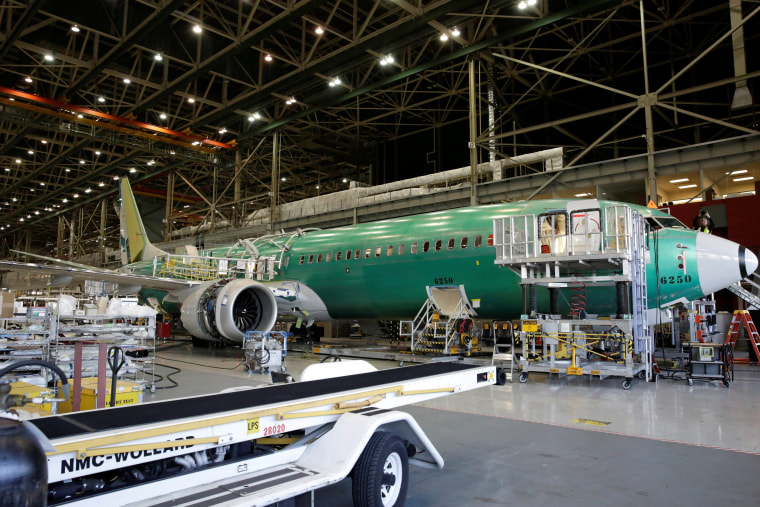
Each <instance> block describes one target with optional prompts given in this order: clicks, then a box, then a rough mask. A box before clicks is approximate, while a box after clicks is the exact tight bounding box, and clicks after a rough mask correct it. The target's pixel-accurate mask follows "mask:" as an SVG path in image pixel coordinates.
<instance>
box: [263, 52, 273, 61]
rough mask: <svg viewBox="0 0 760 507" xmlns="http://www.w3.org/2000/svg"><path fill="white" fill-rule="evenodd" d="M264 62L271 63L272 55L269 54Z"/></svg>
mask: <svg viewBox="0 0 760 507" xmlns="http://www.w3.org/2000/svg"><path fill="white" fill-rule="evenodd" d="M264 60H266V61H268V62H271V61H272V55H270V54H269V53H267V54H266V56H264Z"/></svg>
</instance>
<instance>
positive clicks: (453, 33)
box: [451, 27, 462, 37]
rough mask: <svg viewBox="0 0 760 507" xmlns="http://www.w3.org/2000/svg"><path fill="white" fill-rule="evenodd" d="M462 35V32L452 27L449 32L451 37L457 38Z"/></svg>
mask: <svg viewBox="0 0 760 507" xmlns="http://www.w3.org/2000/svg"><path fill="white" fill-rule="evenodd" d="M461 34H462V32H460V31H459V28H457V27H454V29H453V30H452V31H451V35H453V36H454V37H459V36H460V35H461Z"/></svg>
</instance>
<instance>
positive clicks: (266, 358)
mask: <svg viewBox="0 0 760 507" xmlns="http://www.w3.org/2000/svg"><path fill="white" fill-rule="evenodd" d="M243 350H244V351H245V366H246V368H247V369H248V371H249V372H253V371H255V370H258V371H259V372H260V373H267V372H269V371H270V370H274V369H277V368H279V369H280V371H282V372H283V373H284V372H286V371H287V368H286V367H285V358H286V356H287V354H288V333H285V332H282V331H270V332H268V333H262V332H261V331H247V332H246V333H245V338H244V340H243Z"/></svg>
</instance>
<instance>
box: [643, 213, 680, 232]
mask: <svg viewBox="0 0 760 507" xmlns="http://www.w3.org/2000/svg"><path fill="white" fill-rule="evenodd" d="M647 223H648V224H649V227H650V228H651V229H652V230H654V231H656V230H659V229H664V228H671V227H672V228H675V229H688V227H686V226H685V225H684V224H683V222H681V221H680V220H678V219H677V218H676V217H671V216H660V215H658V216H656V217H647Z"/></svg>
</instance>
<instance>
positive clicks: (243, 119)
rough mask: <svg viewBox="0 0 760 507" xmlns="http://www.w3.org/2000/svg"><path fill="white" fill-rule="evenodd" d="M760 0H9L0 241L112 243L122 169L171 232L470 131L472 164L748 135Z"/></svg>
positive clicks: (2, 48)
mask: <svg viewBox="0 0 760 507" xmlns="http://www.w3.org/2000/svg"><path fill="white" fill-rule="evenodd" d="M526 3H527V4H533V5H527V7H526V8H521V7H525V6H521V5H520V4H526ZM758 10H760V5H759V4H757V3H756V2H741V1H739V0H730V1H729V0H725V1H717V2H705V1H690V0H678V1H676V0H644V1H638V0H637V1H633V0H629V1H619V0H618V1H609V0H608V1H604V0H587V1H572V0H537V1H530V2H527V0H525V1H517V0H486V1H483V0H477V1H475V0H429V1H428V0H408V1H405V0H362V1H356V0H351V1H348V0H300V1H296V0H193V1H188V0H68V1H66V2H60V1H57V0H28V1H22V0H2V1H0V175H2V179H0V192H1V194H2V197H1V198H0V227H2V231H1V232H0V238H2V240H1V241H2V245H0V255H4V254H5V253H7V250H8V249H10V248H22V249H23V248H31V249H37V250H40V249H42V250H45V249H46V248H47V251H52V250H51V249H50V248H48V247H50V245H51V243H55V242H56V238H57V239H58V241H59V243H60V238H61V237H63V236H70V237H71V238H76V239H77V241H84V239H85V238H97V237H98V236H99V234H100V232H99V231H101V230H102V231H104V236H105V238H104V241H106V240H107V241H111V242H115V241H116V240H117V238H118V220H117V217H116V214H115V212H114V206H113V200H114V199H113V197H114V196H115V195H116V194H115V192H116V191H117V185H116V181H115V179H116V178H119V177H121V176H129V177H130V179H131V180H132V181H133V182H135V183H136V185H135V188H136V192H137V193H138V194H148V195H152V196H158V197H161V198H162V199H166V208H165V210H164V212H165V216H167V217H169V218H170V219H168V220H167V221H166V223H167V225H166V227H165V230H164V231H162V232H163V234H164V235H165V236H168V234H169V232H170V231H171V229H172V228H174V227H176V228H179V227H184V226H186V225H188V224H193V223H198V221H200V220H204V219H206V220H208V218H209V216H211V215H213V216H215V217H217V216H218V217H219V218H220V219H224V220H228V221H229V222H230V223H235V222H236V220H239V219H240V217H241V216H242V215H243V214H245V213H249V212H252V211H254V210H256V209H261V208H266V207H268V206H270V205H271V203H272V198H273V196H274V198H275V199H276V200H277V202H279V203H285V202H291V201H294V200H298V199H303V198H305V197H310V196H315V195H318V194H325V193H330V192H334V191H336V190H342V189H345V188H347V186H348V185H349V184H351V182H359V183H363V184H377V183H385V182H389V181H393V180H395V179H401V178H406V177H409V176H418V175H423V174H427V173H432V172H435V171H440V170H445V169H451V168H454V167H461V166H463V165H468V164H469V163H470V160H471V159H470V148H471V147H473V146H474V148H472V149H473V150H474V152H475V153H476V155H477V160H478V161H480V162H482V161H487V160H488V159H489V156H491V155H493V156H494V157H495V158H496V159H500V158H505V157H510V156H515V155H521V154H524V153H529V152H534V151H537V150H542V149H545V148H553V147H563V148H564V150H565V157H566V161H565V165H566V166H568V165H569V166H572V165H577V164H582V163H586V162H593V161H599V160H608V159H614V158H618V157H625V156H629V155H639V154H641V153H646V152H647V151H648V150H649V151H656V150H663V149H670V148H674V147H675V148H677V147H688V146H691V145H694V144H699V143H704V142H708V141H713V140H716V139H724V138H730V137H735V136H739V135H745V134H757V133H758V126H757V116H756V109H755V107H754V102H753V96H754V95H755V91H756V85H757V80H758V75H760V69H759V68H758V64H757V62H760V58H757V56H756V54H757V52H758V51H757V50H758V37H760V36H759V35H758V34H760V30H758V19H760V16H756V15H755V13H756V12H757V11H758ZM442 36H445V37H442ZM444 38H445V39H446V40H442V39H444ZM753 55H754V56H753ZM471 89H472V90H473V92H474V93H473V94H472V95H471V94H470V91H471ZM471 124H472V125H473V127H474V136H472V135H471V134H470V128H471V127H470V125H471ZM471 137H474V139H471ZM471 140H472V141H474V144H468V143H470V141H471ZM528 170H541V168H540V167H538V168H528ZM167 197H168V198H167ZM72 226H74V230H73V232H72V231H71V227H72ZM80 248H81V249H82V250H86V247H85V246H84V243H82V245H81V246H80ZM59 253H60V252H59Z"/></svg>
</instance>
